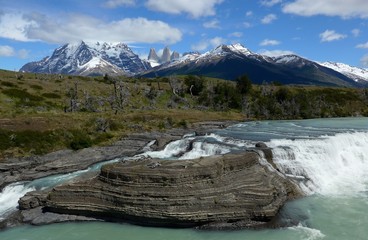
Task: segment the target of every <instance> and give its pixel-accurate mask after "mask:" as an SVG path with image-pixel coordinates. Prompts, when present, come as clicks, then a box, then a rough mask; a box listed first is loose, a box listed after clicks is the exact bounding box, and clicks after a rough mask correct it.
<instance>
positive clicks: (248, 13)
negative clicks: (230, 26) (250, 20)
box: [245, 11, 253, 17]
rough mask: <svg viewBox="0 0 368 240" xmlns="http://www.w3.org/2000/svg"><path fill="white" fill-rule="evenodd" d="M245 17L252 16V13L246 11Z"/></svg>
mask: <svg viewBox="0 0 368 240" xmlns="http://www.w3.org/2000/svg"><path fill="white" fill-rule="evenodd" d="M245 16H247V17H251V16H253V12H252V11H248V12H246V13H245Z"/></svg>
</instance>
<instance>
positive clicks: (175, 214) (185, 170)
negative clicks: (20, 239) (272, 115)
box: [20, 152, 299, 229]
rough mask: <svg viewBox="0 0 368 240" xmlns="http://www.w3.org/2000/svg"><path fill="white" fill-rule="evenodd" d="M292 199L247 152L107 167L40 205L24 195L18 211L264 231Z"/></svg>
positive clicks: (283, 183) (291, 189) (290, 187)
mask: <svg viewBox="0 0 368 240" xmlns="http://www.w3.org/2000/svg"><path fill="white" fill-rule="evenodd" d="M297 196H299V191H298V188H297V187H296V186H295V185H294V184H293V183H291V182H290V181H288V180H287V179H285V178H284V177H282V176H281V175H280V174H279V173H278V172H277V171H271V170H269V167H266V166H263V165H262V164H261V163H260V161H259V155H258V154H257V153H256V152H246V153H241V154H235V155H234V154H229V155H222V156H212V157H206V158H200V159H196V160H182V161H170V160H157V159H145V160H139V161H125V162H120V163H115V164H109V165H106V166H104V167H103V168H102V169H101V173H100V174H99V176H97V177H95V178H93V179H91V180H87V181H82V182H77V183H72V184H68V185H63V186H59V187H56V188H54V189H53V190H52V191H51V192H50V193H48V195H47V198H46V199H44V198H42V197H41V198H40V197H39V196H37V195H36V196H35V197H36V198H37V199H38V201H36V202H37V203H34V201H35V199H32V197H29V196H28V197H27V198H26V199H23V200H21V201H20V207H21V208H25V209H27V208H28V209H29V208H32V206H31V205H32V204H33V205H34V206H36V207H38V206H39V205H44V206H45V207H44V211H46V212H53V213H59V214H71V215H82V216H85V217H96V218H100V219H104V220H110V221H127V222H131V223H136V224H139V225H149V226H165V227H195V226H199V227H201V228H205V229H207V228H210V229H213V228H215V229H235V228H236V229H237V228H245V227H258V226H264V225H266V224H267V223H269V222H270V221H271V220H272V219H273V218H274V217H275V216H276V215H277V213H278V211H279V210H280V208H281V207H282V206H283V204H284V203H285V202H286V201H287V200H289V199H292V198H295V197H297ZM37 199H36V200H37ZM40 199H42V200H40ZM22 201H23V203H22ZM31 203H32V204H31Z"/></svg>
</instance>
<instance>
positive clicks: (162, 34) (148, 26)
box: [0, 13, 182, 44]
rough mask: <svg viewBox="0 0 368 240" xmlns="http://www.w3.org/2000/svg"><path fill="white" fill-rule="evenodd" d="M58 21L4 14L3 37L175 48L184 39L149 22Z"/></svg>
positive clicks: (162, 24)
mask: <svg viewBox="0 0 368 240" xmlns="http://www.w3.org/2000/svg"><path fill="white" fill-rule="evenodd" d="M58 19H59V20H55V19H51V18H50V17H48V16H46V15H42V14H37V13H33V14H30V15H25V14H19V13H17V14H14V13H10V14H4V15H3V16H1V20H0V37H3V38H10V39H14V40H18V41H36V40H38V41H43V42H48V43H59V44H60V43H67V42H75V41H80V40H86V41H107V42H124V43H165V44H172V43H175V42H178V41H180V40H181V37H182V33H181V31H180V30H179V29H177V28H173V27H171V26H170V25H169V24H167V23H165V22H162V21H153V20H148V19H146V18H124V19H121V20H119V21H112V22H104V21H103V20H100V19H97V18H94V17H90V16H86V15H78V14H70V15H66V16H64V17H62V18H58Z"/></svg>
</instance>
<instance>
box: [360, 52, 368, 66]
mask: <svg viewBox="0 0 368 240" xmlns="http://www.w3.org/2000/svg"><path fill="white" fill-rule="evenodd" d="M360 62H361V64H362V65H363V66H364V67H368V54H366V55H364V56H363V57H362V58H361V59H360Z"/></svg>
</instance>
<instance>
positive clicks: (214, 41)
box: [191, 37, 227, 52]
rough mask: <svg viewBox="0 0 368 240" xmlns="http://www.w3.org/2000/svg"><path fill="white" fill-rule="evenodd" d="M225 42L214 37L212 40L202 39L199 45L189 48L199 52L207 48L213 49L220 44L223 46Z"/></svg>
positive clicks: (220, 38)
mask: <svg viewBox="0 0 368 240" xmlns="http://www.w3.org/2000/svg"><path fill="white" fill-rule="evenodd" d="M225 42H227V40H226V39H224V38H222V37H214V38H212V39H204V40H202V41H200V42H199V43H196V44H193V45H192V46H191V48H192V50H194V51H199V52H201V51H204V50H206V49H208V48H209V47H212V48H215V47H217V46H219V45H221V44H224V43H225Z"/></svg>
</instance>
